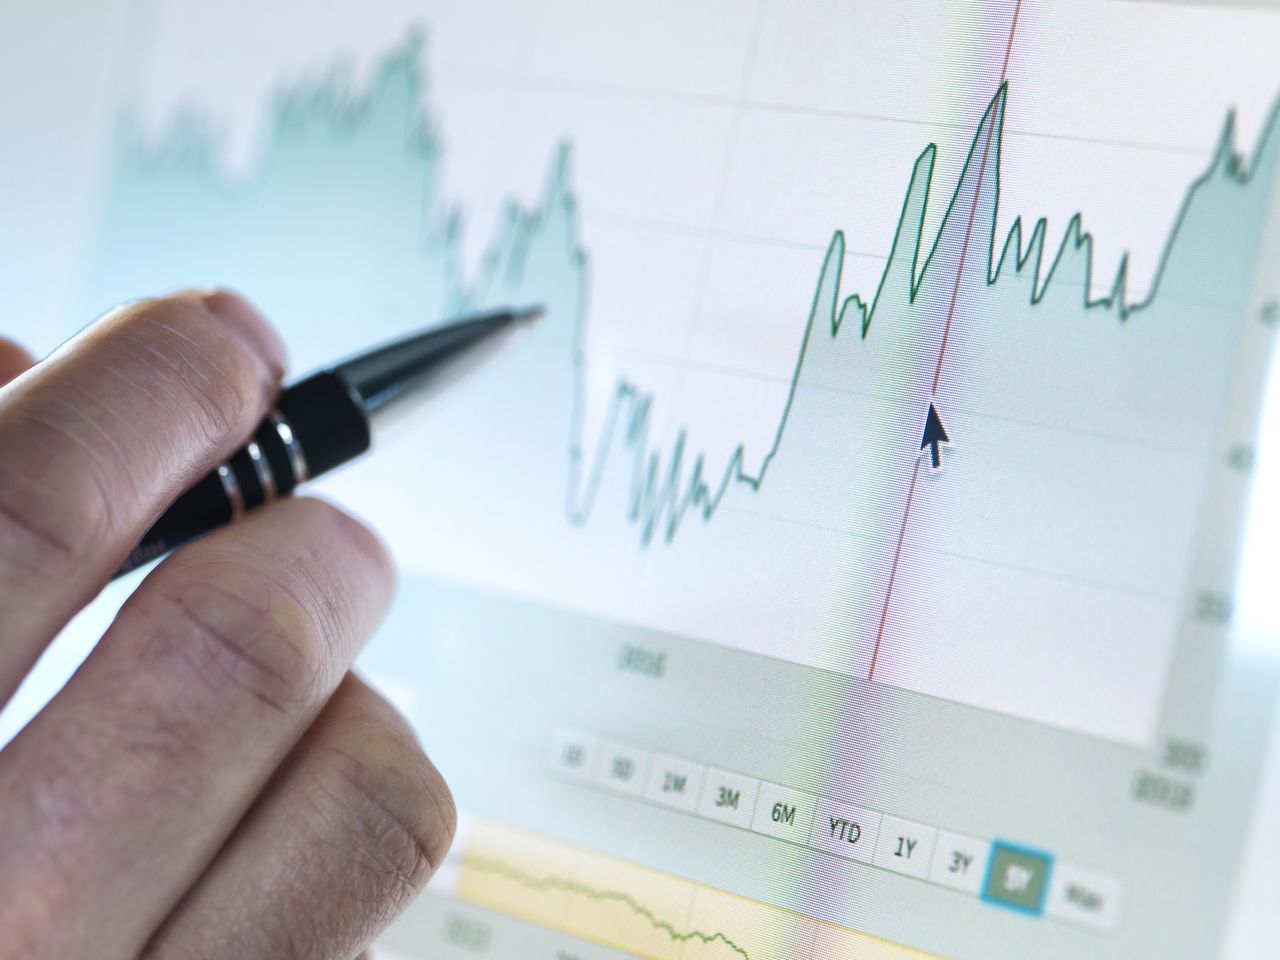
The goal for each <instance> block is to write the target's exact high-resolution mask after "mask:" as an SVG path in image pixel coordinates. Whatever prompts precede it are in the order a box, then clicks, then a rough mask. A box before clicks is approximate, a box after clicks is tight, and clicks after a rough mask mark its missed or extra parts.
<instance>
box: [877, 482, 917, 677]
mask: <svg viewBox="0 0 1280 960" xmlns="http://www.w3.org/2000/svg"><path fill="white" fill-rule="evenodd" d="M919 477H920V458H919V457H917V458H916V465H915V468H914V469H913V470H912V471H911V486H910V487H908V488H907V507H906V509H905V510H903V511H902V523H901V524H900V525H899V526H898V546H897V549H895V550H894V552H893V565H892V566H890V567H889V586H888V588H887V589H886V590H885V592H884V606H883V607H881V608H880V626H879V628H877V630H876V645H875V646H874V647H873V648H872V650H871V669H869V670H868V671H867V679H868V680H870V679H871V678H872V677H874V676H875V675H876V661H878V660H879V659H880V641H882V640H883V639H884V624H885V621H886V620H888V619H889V600H890V599H891V598H892V597H893V582H894V581H895V580H897V579H898V561H899V560H901V559H902V541H903V540H904V539H906V536H907V517H909V516H910V515H911V501H912V499H913V498H914V497H915V495H916V480H917V479H918V478H919Z"/></svg>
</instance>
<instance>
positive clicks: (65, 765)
mask: <svg viewBox="0 0 1280 960" xmlns="http://www.w3.org/2000/svg"><path fill="white" fill-rule="evenodd" d="M391 580H392V576H391V573H390V567H389V562H388V560H387V558H386V554H385V553H384V552H383V550H382V548H381V546H380V545H379V544H378V543H377V541H376V540H375V539H374V538H373V536H372V535H371V534H369V533H368V532H367V531H366V530H365V529H364V528H363V527H361V526H360V525H359V524H357V523H356V522H355V521H354V520H351V519H349V518H347V517H346V516H344V515H343V514H341V513H339V512H338V511H337V510H335V509H334V508H332V507H329V506H327V505H326V504H323V503H321V502H319V501H315V500H297V501H284V502H281V503H278V504H276V505H274V506H273V507H271V508H269V509H267V510H263V511H260V512H258V513H257V514H255V515H253V516H251V517H250V518H248V519H247V520H245V521H243V522H242V523H241V524H239V525H237V526H234V527H230V528H225V529H223V530H220V531H218V532H217V533H214V534H212V535H211V536H209V537H207V538H206V539H204V540H202V541H199V542H197V543H195V544H192V545H191V546H189V547H187V548H185V549H183V550H181V551H179V552H178V553H177V554H175V555H174V556H173V557H171V558H170V559H169V560H167V561H166V562H165V563H163V564H161V565H160V566H159V567H158V568H157V569H156V570H155V571H154V572H153V573H152V574H151V575H150V576H149V577H148V578H147V580H146V581H145V582H144V583H143V585H142V586H141V587H140V588H139V590H138V592H137V593H135V594H134V596H133V597H132V598H131V599H130V600H129V602H128V603H127V604H125V606H124V608H123V609H122V610H121V612H120V614H119V616H118V617H117V619H116V621H115V623H114V624H113V625H112V627H111V629H110V630H109V631H108V632H107V635H106V636H105V637H104V638H103V640H102V642H101V643H100V644H99V646H98V648H97V649H96V650H95V651H94V653H93V654H92V655H91V656H90V657H89V659H88V660H87V661H86V662H85V665H84V666H83V667H82V668H81V669H80V670H79V671H78V672H77V673H76V675H75V676H74V677H73V678H72V680H71V682H70V683H69V684H68V685H67V687H66V689H65V690H64V691H63V692H62V693H61V694H60V695H59V696H58V697H56V698H55V699H54V701H53V702H52V703H51V704H50V705H49V706H48V707H47V708H46V709H45V710H44V712H43V713H41V714H40V715H39V716H38V717H37V718H36V719H35V720H34V721H33V722H32V723H31V724H30V725H29V726H28V727H27V728H26V729H25V730H23V731H22V733H21V734H19V736H18V737H17V739H16V740H15V741H14V742H13V743H12V744H10V746H9V747H8V748H7V749H6V750H5V751H4V752H3V753H0V810H4V811H5V816H4V818H3V820H0V852H2V853H3V860H4V864H5V872H6V873H7V874H8V875H10V876H13V877H22V878H23V882H22V883H21V884H18V885H15V888H14V889H13V890H8V891H6V894H5V896H4V897H3V898H0V929H2V930H5V931H6V938H13V937H16V938H17V942H18V943H19V944H21V943H22V942H23V937H24V935H25V936H26V937H27V938H28V940H29V941H30V942H32V943H36V942H39V943H40V944H41V945H42V946H44V947H46V948H48V947H50V946H52V947H53V951H52V953H51V954H48V955H53V956H88V955H91V954H92V955H94V956H133V955H136V953H137V952H138V950H139V949H140V948H141V947H142V945H143V944H144V943H145V940H146V938H147V936H148V935H149V934H150V932H151V931H152V930H153V929H154V928H155V927H156V926H157V925H158V924H159V922H160V921H161V919H163V917H164V916H165V915H166V914H167V913H168V912H169V911H170V909H172V907H173V904H174V902H175V901H176V899H177V898H178V897H179V896H180V895H181V894H182V893H183V892H184V891H185V890H186V889H187V887H188V886H190V884H191V883H192V882H193V880H194V879H195V877H197V876H198V875H199V874H200V873H201V872H202V871H203V870H204V868H205V866H206V865H207V864H208V862H209V861H210V860H211V858H212V857H213V855H214V853H215V852H216V851H217V849H218V848H219V847H220V846H221V844H222V843H223V841H224V839H225V838H226V837H227V835H228V834H230V832H231V831H232V829H233V828H234V826H235V824H236V822H237V821H238V820H239V819H240V817H241V815H242V814H243V813H244V811H245V809H246V808H247V807H248V805H249V804H250V802H251V801H252V800H253V798H254V797H255V796H256V795H257V793H258V792H259V790H260V789H261V787H262V785H263V783H265V782H266V780H267V779H268V778H269V777H270V776H271V774H272V771H273V770H275V768H276V766H277V765H278V764H279V762H280V760H281V759H282V758H283V756H284V755H285V753H286V752H287V751H288V750H289V749H290V747H291V746H292V745H293V744H294V743H295V742H296V741H297V739H298V738H299V737H300V736H301V735H302V733H303V731H304V730H305V729H306V728H307V727H308V726H309V725H310V723H311V721H312V720H313V719H314V717H315V716H316V714H317V713H318V712H319V710H320V708H321V707H322V706H323V704H324V702H325V701H326V700H327V699H328V697H329V695H330V694H331V693H332V692H333V690H334V689H335V688H336V687H337V685H338V683H339V681H340V680H341V678H342V676H343V675H344V673H345V672H346V670H347V668H348V666H349V665H350V663H351V661H352V659H353V658H354V657H355V654H356V652H357V650H358V649H359V646H360V643H361V641H362V640H363V638H364V636H365V635H366V634H367V632H368V631H369V630H370V629H372V627H373V625H374V623H375V622H376V620H377V618H378V617H379V616H380V615H381V613H382V611H383V609H384V608H385V606H386V604H387V602H388V601H389V599H390V592H391ZM67 917H71V918H74V920H75V922H74V923H65V922H61V921H57V922H55V918H67ZM24 955H25V954H24Z"/></svg>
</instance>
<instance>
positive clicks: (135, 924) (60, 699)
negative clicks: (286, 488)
mask: <svg viewBox="0 0 1280 960" xmlns="http://www.w3.org/2000/svg"><path fill="white" fill-rule="evenodd" d="M29 366H30V360H29V358H26V357H25V355H24V354H22V353H21V351H19V350H17V349H16V348H14V347H12V346H11V345H8V344H5V343H3V342H0V384H5V383H6V382H8V381H11V382H8V383H7V386H2V387H0V705H2V704H3V703H5V702H6V701H7V700H8V699H9V697H10V696H11V695H12V694H13V691H14V690H15V689H16V688H17V686H18V684H19V683H20V682H21V680H22V678H23V676H24V675H25V674H26V673H27V671H28V670H30V668H31V666H32V664H33V663H34V662H35V660H36V659H37V657H38V656H39V655H40V653H41V651H42V650H43V649H44V647H45V646H46V645H47V644H48V643H49V641H50V640H51V639H52V638H53V637H54V635H55V634H56V633H57V632H58V631H59V630H60V629H61V628H62V626H63V625H64V624H65V623H66V622H67V621H68V620H69V619H70V618H71V617H72V616H73V615H74V614H75V613H76V612H77V611H78V610H79V609H80V608H81V607H83V606H84V605H85V604H86V603H88V601H89V600H91V599H92V598H93V597H94V596H95V595H96V594H97V593H98V591H99V590H101V589H102V587H103V585H104V584H105V583H106V582H107V580H108V578H109V577H110V576H111V575H112V573H113V572H114V571H115V570H116V568H117V567H118V565H119V564H120V562H121V561H122V560H123V558H124V557H125V555H126V554H127V553H128V552H129V550H130V549H131V548H132V547H133V545H134V544H135V542H136V541H137V540H138V539H139V537H140V536H141V535H142V533H143V531H144V529H145V528H146V527H147V525H148V523H149V522H150V521H151V520H152V519H153V518H154V517H156V516H157V515H158V514H159V513H160V512H161V510H162V509H163V508H164V507H165V506H167V504H168V503H169V502H170V501H172V500H173V499H174V497H175V496H176V495H177V494H179V493H180V492H182V491H183V490H184V489H185V488H186V487H188V486H189V485H190V484H191V483H193V482H194V481H195V480H197V479H198V478H200V477H201V476H203V475H204V474H206V473H207V472H208V471H209V470H211V469H212V468H213V467H215V466H216V465H217V464H218V463H220V462H222V461H223V460H224V459H226V457H227V456H229V455H230V454H231V453H232V452H233V451H234V450H235V449H236V448H238V447H239V446H240V445H241V444H242V443H243V442H244V441H245V440H246V438H247V437H248V436H249V435H250V433H251V432H252V431H253V430H254V428H255V427H256V426H257V425H258V423H259V421H260V420H261V419H262V417H263V415H264V414H265V413H266V411H267V409H268V407H269V405H270V404H271V403H272V401H273V399H274V397H275V395H276V393H277V392H278V389H279V382H280V379H281V377H282V376H283V368H284V353H283V350H282V348H281V346H280V344H279V341H278V340H277V338H276V336H275V334H274V333H273V332H272V331H271V330H270V328H269V327H268V326H267V325H266V324H265V322H264V321H263V320H262V319H261V318H260V317H259V316H258V315H257V313H256V312H255V311H254V310H253V309H252V308H251V307H249V306H248V304H246V303H245V302H244V301H243V300H241V299H240V298H239V297H236V296H234V295H232V294H228V293H213V294H195V293H192V294H183V295H180V296H176V297H173V298H169V299H165V300H155V301H148V302H143V303H138V304H135V305H132V306H129V307H126V308H123V309H121V310H118V311H116V312H114V313H113V314H111V315H109V316H108V317H106V318H104V319H103V320H102V321H101V322H99V323H98V324H96V325H94V326H93V327H91V328H90V329H89V330H88V331H86V332H85V333H83V334H82V335H80V336H79V337H77V338H76V339H75V340H73V341H72V342H71V343H69V344H67V345H66V346H65V347H63V348H62V349H61V350H59V351H58V352H57V353H56V354H54V355H53V356H52V357H50V358H49V359H48V360H46V361H44V362H43V363H41V364H39V365H38V366H35V367H33V368H31V369H29V370H26V372H25V373H24V372H23V370H24V369H25V368H27V367H29ZM19 374H21V375H20V376H19ZM15 377H16V378H17V379H13V378H15ZM392 581H393V574H392V570H391V565H390V561H389V560H388V558H387V556H386V554H385V552H384V550H383V548H382V546H381V545H380V544H379V542H378V541H377V540H376V539H375V538H374V537H373V536H372V535H371V534H370V533H368V532H367V531H366V530H365V529H364V528H363V527H362V526H360V525H359V524H358V523H356V522H355V521H354V520H351V519H350V518H348V517H347V516H345V515H344V514H342V513H340V512H339V511H337V510H336V509H334V508H333V507H330V506H328V505H326V504H324V503H322V502H320V501H316V500H309V499H295V500H284V501H281V502H278V503H276V504H273V505H272V506H270V507H267V508H265V509H262V510H259V511H256V512H254V513H253V514H252V515H250V516H249V517H248V518H247V519H245V520H244V521H242V522H241V523H238V524H236V525H234V526H230V527H226V528H224V529H222V530H219V531H217V532H215V533H213V534H211V535H209V536H208V537H205V538H204V539H202V540H200V541H198V542H196V543H193V544H191V545H189V546H187V547H184V548H183V549H181V550H179V551H178V552H177V553H175V554H174V555H173V556H171V557H169V558H168V559H167V560H165V561H164V562H163V563H161V564H160V565H159V566H158V567H157V568H156V569H155V570H154V571H152V572H151V574H150V575H149V576H148V577H147V578H146V580H145V581H144V582H143V583H142V585H141V586H140V587H139V588H138V590H137V591H136V592H135V593H134V594H133V596H132V597H130V598H129V600H128V601H127V602H126V603H125V605H124V607H123V608H122V609H121V611H120V613H119V615H118V616H117V617H116V619H115V622H114V623H113V624H112V626H111V628H110V629H109V630H108V632H107V633H106V635H105V636H104V637H103V638H102V641H101V642H100V643H99V645H98V646H97V648H96V649H95V650H94V651H93V653H92V654H91V655H90V656H89V658H88V659H87V660H86V661H85V663H84V665H83V666H82V667H81V668H80V670H79V671H78V672H77V673H76V675H75V676H74V677H73V678H72V680H71V681H70V682H69V683H68V684H67V686H66V688H65V689H64V690H63V691H62V692H61V693H60V694H59V695H58V696H57V697H55V698H54V699H53V701H51V702H50V704H49V705H48V706H47V707H46V708H45V709H44V711H43V712H42V713H40V715H39V716H37V717H36V718H35V719H34V720H33V721H32V722H31V724H30V725H28V726H27V727H26V728H25V729H24V730H23V731H22V732H21V733H20V734H19V735H18V736H17V737H16V738H15V739H14V740H13V742H12V743H10V744H9V745H8V747H7V748H5V749H4V750H3V752H0V889H2V890H3V896H0V931H3V934H2V935H0V958H4V960H8V958H18V957H21V958H23V960H29V958H44V957H57V958H60V960H62V958H78V957H90V956H92V957H95V958H116V957H120V958H128V957H138V956H144V957H181V958H194V957H200V958H218V957H235V958H238V960H256V958H272V960H275V958H293V957H298V958H301V957H306V958H313V957H314V958H350V957H352V956H354V955H356V954H358V953H359V952H360V951H361V950H362V949H363V948H364V946H365V945H366V944H367V943H368V942H369V941H370V940H371V939H372V938H373V936H374V935H376V934H377V932H378V931H379V930H381V929H382V927H383V926H385V925H386V924H387V923H388V922H389V921H390V920H391V919H392V918H393V917H394V916H395V915H396V914H397V913H398V912H399V911H400V910H401V909H403V908H404V907H405V906H406V905H407V903H408V902H409V901H410V900H411V899H412V898H413V896H414V895H415V894H416V893H417V892H418V891H419V889H420V888H421V887H422V886H423V885H424V884H425V883H426V881H427V879H428V878H429V876H430V875H431V873H432V872H433V870H434V868H435V866H436V865H437V864H439V862H440V860H441V859H442V857H443V856H444V854H445V852H446V851H447V849H448V846H449V842H450V840H451V838H452V836H453V829H454V807H453V800H452V798H451V796H450V794H449V790H448V788H447V787H446V786H445V783H444V781H443V780H442V779H441V777H440V775H439V773H437V772H436V769H435V767H433V766H432V764H431V762H430V761H429V760H428V759H427V758H426V756H425V755H424V754H423V753H422V751H421V749H420V748H419V746H418V745H417V742H416V740H415V739H414V737H413V734H412V733H411V732H410V731H409V729H408V727H407V726H406V724H405V723H404V721H403V720H402V719H401V718H400V717H399V716H398V715H397V714H396V713H395V711H394V710H393V709H392V708H391V707H390V706H389V705H388V704H387V703H386V702H385V701H383V699H382V698H381V697H379V696H378V694H376V693H374V692H373V691H372V690H371V689H370V688H369V687H368V686H366V685H365V684H364V683H363V682H361V681H360V680H359V679H358V678H356V677H355V676H354V675H353V674H351V673H350V672H349V668H350V666H351V662H352V660H353V659H354V657H355V655H356V653H357V652H358V650H359V648H360V645H361V643H362V641H363V640H364V638H365V636H366V635H367V634H368V632H369V631H370V630H371V629H372V628H373V626H374V625H375V623H376V622H377V620H378V619H379V617H380V616H381V614H382V612H383V611H384V609H385V607H386V605H387V603H388V602H389V599H390V597H391V593H392Z"/></svg>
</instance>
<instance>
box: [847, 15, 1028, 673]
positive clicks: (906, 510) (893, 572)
mask: <svg viewBox="0 0 1280 960" xmlns="http://www.w3.org/2000/svg"><path fill="white" fill-rule="evenodd" d="M1021 12H1022V0H1016V2H1015V3H1014V6H1013V20H1012V22H1011V23H1010V24H1009V39H1008V41H1007V42H1006V43H1005V46H1004V62H1003V63H1002V64H1001V65H1000V84H1001V86H1003V85H1004V82H1005V80H1006V79H1007V78H1008V75H1009V58H1010V57H1011V56H1012V54H1013V38H1014V36H1015V35H1016V34H1017V32H1018V15H1019V14H1020V13H1021ZM992 120H993V122H992V123H991V125H990V126H988V127H987V139H986V141H985V142H984V143H983V146H982V160H981V162H980V163H979V164H978V183H977V186H976V187H975V189H974V192H973V203H972V204H971V205H970V207H969V222H968V223H967V224H966V225H965V230H964V242H963V243H962V244H961V246H960V263H959V266H958V267H957V268H956V282H955V285H954V286H953V287H952V288H951V303H950V305H949V306H948V307H947V322H946V325H945V326H944V327H943V329H942V344H941V345H940V347H939V348H938V362H937V364H936V365H935V366H934V369H933V385H932V386H931V387H930V388H929V395H930V396H931V397H933V396H936V395H937V393H938V383H939V381H940V380H941V379H942V361H943V358H944V357H945V356H946V353H947V339H948V337H949V336H950V334H951V320H952V318H953V317H954V316H955V312H956V302H957V300H958V299H959V295H960V281H961V280H962V279H963V277H964V264H965V260H966V259H967V257H968V255H969V238H970V237H971V236H972V235H973V221H974V218H975V217H976V215H977V212H978V200H979V198H980V197H981V196H982V181H983V180H984V179H985V177H986V172H987V156H988V154H989V153H990V151H991V138H992V136H993V135H994V134H995V123H994V118H992ZM919 477H920V456H919V454H918V453H917V454H916V461H915V466H914V467H912V469H911V484H910V486H909V487H908V488H907V502H906V505H905V506H904V507H903V508H902V523H901V524H899V525H898V544H897V546H896V547H895V549H894V552H893V563H892V565H891V566H890V567H889V584H888V586H887V587H886V588H885V591H884V604H883V605H882V606H881V608H880V625H879V626H878V627H877V628H876V642H875V646H874V647H872V649H871V666H870V668H869V669H868V670H867V679H868V680H873V679H875V675H876V664H877V663H878V662H879V660H880V645H881V643H883V641H884V627H885V624H886V623H887V622H888V620H889V604H890V603H891V602H892V601H893V584H894V581H895V580H897V578H898V564H899V562H901V560H902V544H903V541H905V540H906V536H907V523H908V521H909V520H910V519H911V501H912V500H914V499H915V494H916V480H918V479H919Z"/></svg>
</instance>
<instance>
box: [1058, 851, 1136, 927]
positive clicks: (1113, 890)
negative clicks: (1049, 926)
mask: <svg viewBox="0 0 1280 960" xmlns="http://www.w3.org/2000/svg"><path fill="white" fill-rule="evenodd" d="M1120 896H1121V890H1120V881H1119V880H1116V879H1114V878H1113V877H1103V876H1099V875H1098V874H1096V873H1091V872H1090V871H1088V870H1082V869H1081V868H1080V867H1075V866H1072V865H1071V864H1068V863H1060V864H1058V865H1057V866H1056V867H1054V868H1053V882H1052V883H1051V884H1050V885H1049V902H1048V903H1047V904H1046V905H1045V913H1047V914H1048V915H1049V916H1051V917H1053V918H1054V919H1056V920H1066V921H1067V922H1068V923H1079V924H1083V925H1084V926H1088V927H1098V928H1100V929H1104V930H1109V929H1111V928H1113V927H1114V926H1115V925H1116V923H1117V922H1118V921H1119V920H1120Z"/></svg>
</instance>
